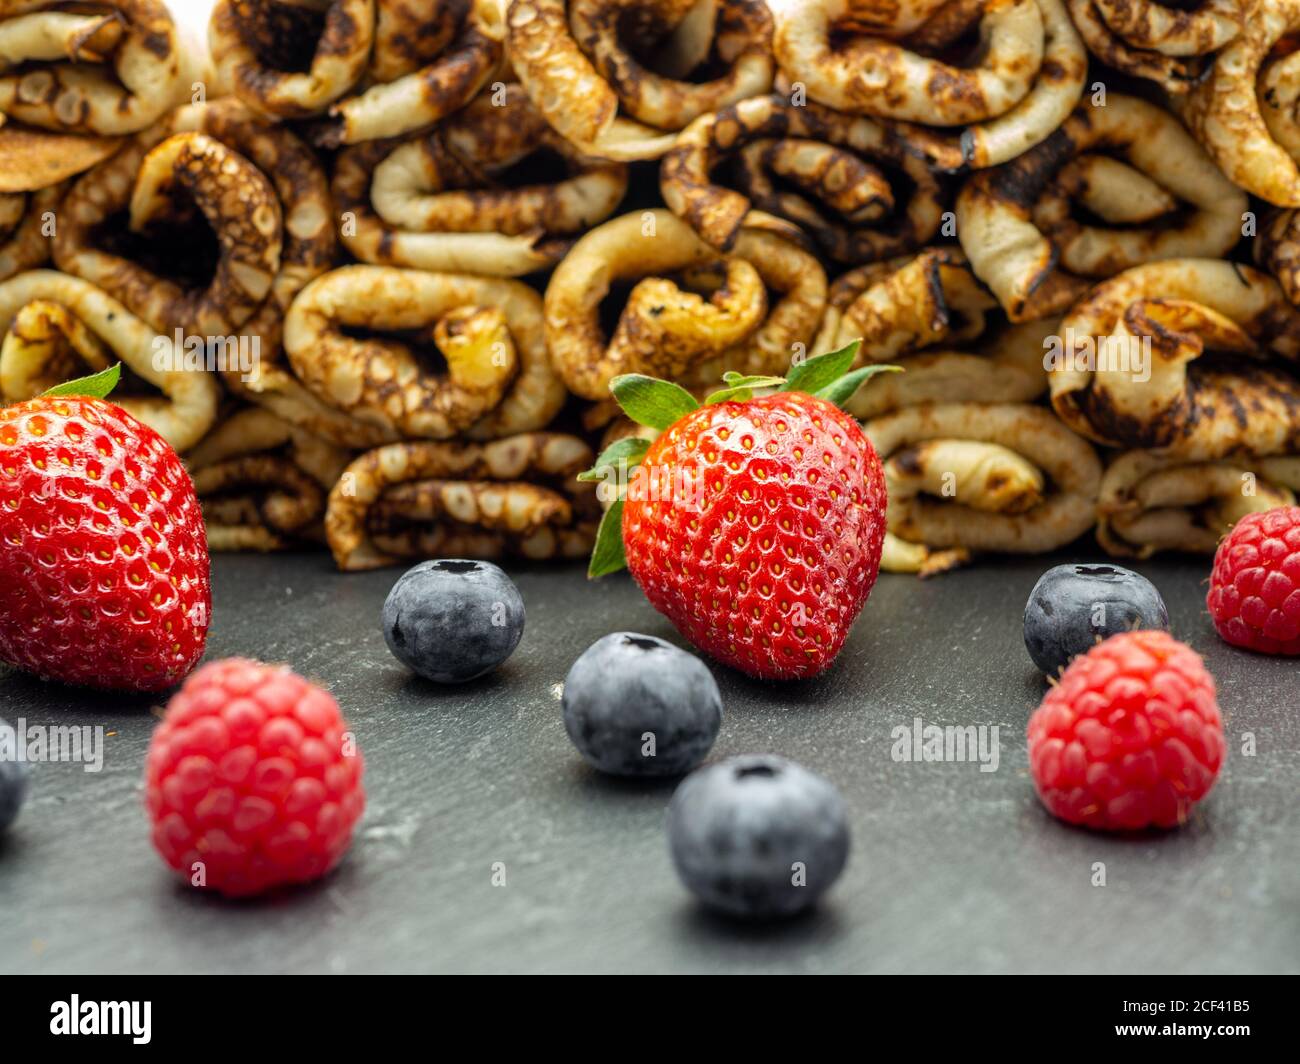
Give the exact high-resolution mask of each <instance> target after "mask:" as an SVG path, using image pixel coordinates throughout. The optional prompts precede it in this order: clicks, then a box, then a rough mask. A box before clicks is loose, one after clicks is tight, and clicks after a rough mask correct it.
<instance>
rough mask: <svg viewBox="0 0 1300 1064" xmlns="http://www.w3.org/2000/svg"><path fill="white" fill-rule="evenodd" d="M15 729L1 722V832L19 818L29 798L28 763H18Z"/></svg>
mask: <svg viewBox="0 0 1300 1064" xmlns="http://www.w3.org/2000/svg"><path fill="white" fill-rule="evenodd" d="M17 753H18V751H17V749H16V746H15V740H14V730H13V728H12V727H11V726H10V725H8V724H6V723H5V722H4V721H3V720H0V831H4V829H5V828H7V827H8V826H9V825H10V824H12V823H13V822H14V818H15V817H17V816H18V810H19V809H21V808H22V804H23V799H24V798H25V797H26V796H27V772H28V769H29V768H30V766H29V765H28V764H27V762H26V761H18V760H16V757H17Z"/></svg>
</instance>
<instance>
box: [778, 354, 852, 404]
mask: <svg viewBox="0 0 1300 1064" xmlns="http://www.w3.org/2000/svg"><path fill="white" fill-rule="evenodd" d="M861 346H862V341H861V340H853V341H852V342H850V343H849V344H848V346H847V347H841V348H840V349H839V350H838V351H827V352H826V353H825V354H823V355H817V356H815V357H813V358H810V359H807V360H806V361H803V362H800V363H799V364H798V365H797V366H795V367H793V368H792V369H791V370H790V372H789V373H787V374H786V378H785V387H784V388H783V389H782V391H787V392H807V393H808V394H809V395H817V394H819V393H820V392H822V391H823V390H824V389H826V388H829V387H830V386H831V384H833V383H834V382H835V381H837V380H839V378H841V377H843V376H844V374H846V373H848V371H849V367H850V366H852V365H853V360H854V359H855V358H857V357H858V348H860V347H861Z"/></svg>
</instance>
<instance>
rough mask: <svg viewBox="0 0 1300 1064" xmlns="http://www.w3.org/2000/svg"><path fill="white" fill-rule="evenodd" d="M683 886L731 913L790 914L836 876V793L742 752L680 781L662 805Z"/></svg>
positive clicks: (844, 833)
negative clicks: (666, 807) (671, 797)
mask: <svg viewBox="0 0 1300 1064" xmlns="http://www.w3.org/2000/svg"><path fill="white" fill-rule="evenodd" d="M668 845H669V848H670V849H671V850H672V855H673V863H674V864H675V865H676V866H677V874H678V875H679V876H681V878H682V882H683V883H685V884H686V885H687V886H688V887H690V889H691V890H693V891H694V892H695V893H696V894H697V895H698V896H699V898H700V900H701V901H703V902H704V903H705V904H706V905H709V906H711V907H712V908H715V909H720V910H722V911H723V912H726V913H730V914H731V915H734V916H744V917H753V918H763V917H773V916H788V915H791V914H792V913H796V912H799V911H800V910H801V909H806V908H807V907H808V906H810V905H812V904H813V902H815V901H816V900H817V899H818V898H819V897H821V895H822V894H824V893H825V892H826V890H827V888H828V887H830V885H831V884H832V883H834V882H835V880H836V878H838V876H839V874H840V873H841V872H842V871H843V870H844V865H845V862H846V861H847V860H848V857H849V825H848V819H847V816H846V814H845V809H844V800H843V799H842V798H841V797H840V792H839V791H837V790H836V789H835V787H834V786H833V785H832V784H831V783H830V782H829V781H827V780H824V779H822V777H821V776H818V775H815V774H814V773H812V772H809V771H808V770H807V769H806V768H803V767H802V766H800V765H796V764H795V763H794V762H793V761H787V760H785V759H784V758H781V757H774V756H772V755H770V754H749V755H746V756H744V757H733V758H730V759H729V760H727V761H722V762H719V763H718V764H716V765H709V766H707V767H705V768H702V769H700V770H699V771H698V772H693V773H691V775H689V776H687V777H686V779H685V780H684V781H683V782H682V785H681V786H680V787H678V788H677V792H676V793H675V794H674V795H673V800H672V802H671V803H670V804H669V806H668Z"/></svg>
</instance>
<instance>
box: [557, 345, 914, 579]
mask: <svg viewBox="0 0 1300 1064" xmlns="http://www.w3.org/2000/svg"><path fill="white" fill-rule="evenodd" d="M861 346H862V341H861V340H854V341H852V342H851V343H849V344H848V345H847V346H845V347H842V348H840V349H839V350H838V351H828V352H826V353H825V354H821V355H816V356H815V357H813V358H810V359H807V360H805V361H803V362H800V363H798V364H796V365H795V366H793V367H792V368H791V370H790V372H789V373H788V374H786V376H784V377H771V376H745V375H743V374H740V373H735V372H728V373H724V374H723V375H722V383H723V384H724V385H725V387H724V388H722V389H720V390H719V391H716V392H713V393H712V394H711V395H709V396H707V397H706V398H705V400H704V403H703V405H704V406H714V405H716V404H718V403H729V402H744V401H746V400H748V399H752V398H753V397H754V392H755V391H758V390H768V389H770V390H771V391H773V392H804V393H806V394H808V395H812V396H815V397H816V398H818V399H824V400H826V402H828V403H832V404H834V405H835V406H838V407H841V408H842V407H843V406H844V404H845V403H847V402H848V401H849V400H850V399H851V398H852V397H853V395H854V394H855V393H856V392H857V390H858V389H859V388H861V387H862V385H864V384H866V382H867V381H868V380H870V379H871V378H872V377H874V376H875V375H876V374H877V373H899V372H902V367H901V366H890V365H884V364H878V365H870V366H860V367H858V368H857V369H851V367H852V365H853V360H854V359H855V358H856V357H857V354H858V349H859V348H860V347H861ZM609 390H610V392H611V393H612V394H613V396H614V401H615V402H616V403H618V405H619V407H620V408H622V410H623V413H625V414H626V415H627V416H628V417H629V418H631V419H632V420H633V421H635V422H636V423H637V424H638V425H644V426H645V427H646V428H650V429H654V430H655V431H656V432H663V431H664V430H665V429H667V428H668V427H669V426H671V425H673V424H675V423H676V422H677V421H680V420H681V419H682V418H683V417H685V416H686V415H687V414H690V413H692V412H693V411H695V410H698V409H699V408H700V406H701V404H700V403H699V402H697V401H696V399H695V396H693V395H691V393H690V392H688V391H687V390H686V389H685V388H683V387H682V386H681V385H679V384H673V383H672V382H671V381H663V380H659V379H657V378H655V377H647V376H645V375H644V374H641V373H624V374H622V375H621V376H618V377H615V378H614V379H613V380H611V381H610V382H609ZM649 447H650V440H647V439H644V438H642V437H638V436H633V437H624V438H622V439H618V440H615V441H614V442H613V443H611V444H610V445H609V446H608V447H606V448H605V450H604V451H602V452H601V454H600V457H599V458H597V459H596V462H595V464H594V465H593V466H592V467H591V468H590V469H588V470H587V471H586V472H585V473H580V474H579V475H578V479H579V480H581V481H585V482H596V483H600V484H601V485H602V486H604V485H606V484H609V483H611V482H612V483H613V484H616V485H617V484H620V483H621V484H622V485H624V486H623V488H621V489H620V497H618V498H616V499H615V500H614V501H613V502H612V503H611V504H610V506H609V508H608V509H607V510H606V511H605V515H604V517H602V518H601V521H600V528H599V529H597V531H596V545H595V547H594V548H593V550H592V552H591V562H590V564H589V565H588V567H587V577H588V578H589V579H592V580H595V579H597V578H599V577H602V576H605V575H606V574H608V573H613V572H617V571H618V570H619V569H623V568H625V567H626V566H627V556H626V554H625V553H624V549H623V502H624V500H623V498H622V492H625V491H626V482H627V477H628V474H630V473H631V472H632V471H633V470H634V469H635V468H636V466H638V465H639V464H640V462H641V459H642V458H644V457H645V453H646V451H647V450H648V449H649Z"/></svg>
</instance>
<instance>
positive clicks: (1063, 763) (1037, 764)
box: [1029, 631, 1225, 831]
mask: <svg viewBox="0 0 1300 1064" xmlns="http://www.w3.org/2000/svg"><path fill="white" fill-rule="evenodd" d="M1224 752H1225V745H1224V741H1223V723H1222V721H1221V719H1220V717H1219V706H1218V703H1217V702H1216V701H1215V696H1214V677H1212V676H1211V675H1210V674H1209V672H1208V671H1207V670H1206V668H1205V666H1204V665H1203V664H1202V662H1201V658H1200V656H1199V655H1198V654H1197V653H1196V652H1195V651H1193V650H1192V649H1191V648H1190V647H1187V646H1185V645H1184V644H1182V643H1180V642H1178V640H1176V639H1174V638H1173V637H1172V636H1170V635H1169V634H1168V633H1166V632H1156V631H1139V632H1125V633H1123V634H1122V635H1116V636H1112V637H1111V638H1110V639H1107V640H1106V641H1105V642H1102V643H1098V644H1097V645H1096V646H1095V647H1093V648H1092V649H1091V650H1090V651H1088V653H1086V654H1084V655H1082V656H1080V657H1077V658H1075V659H1074V662H1073V663H1072V664H1071V665H1070V666H1069V668H1067V669H1066V670H1065V672H1064V673H1063V674H1062V676H1061V680H1060V682H1059V683H1058V684H1057V685H1056V686H1055V687H1053V688H1052V689H1051V690H1050V691H1049V692H1048V693H1047V697H1045V698H1044V699H1043V703H1042V705H1040V706H1039V707H1038V709H1037V710H1035V711H1034V715H1033V716H1032V717H1030V718H1029V769H1030V772H1031V773H1032V775H1033V777H1034V786H1035V787H1036V788H1037V789H1038V796H1039V797H1040V798H1041V799H1042V800H1043V804H1044V805H1046V806H1047V808H1048V809H1049V810H1051V812H1052V813H1054V814H1055V815H1056V816H1059V817H1060V818H1061V819H1062V820H1068V821H1069V822H1070V823H1071V824H1084V825H1086V826H1088V827H1090V828H1101V829H1104V830H1108V831H1132V830H1136V829H1138V828H1144V827H1149V826H1151V825H1155V826H1156V827H1162V828H1170V827H1175V826H1176V825H1178V824H1181V823H1183V822H1184V821H1185V820H1186V819H1187V817H1188V814H1189V813H1190V812H1191V809H1192V806H1193V805H1195V804H1196V803H1197V802H1199V801H1200V800H1201V799H1202V798H1204V797H1205V796H1206V795H1207V794H1208V793H1209V791H1210V788H1211V787H1212V786H1214V780H1215V777H1216V776H1218V774H1219V768H1220V766H1221V765H1222V764H1223V757H1224Z"/></svg>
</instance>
